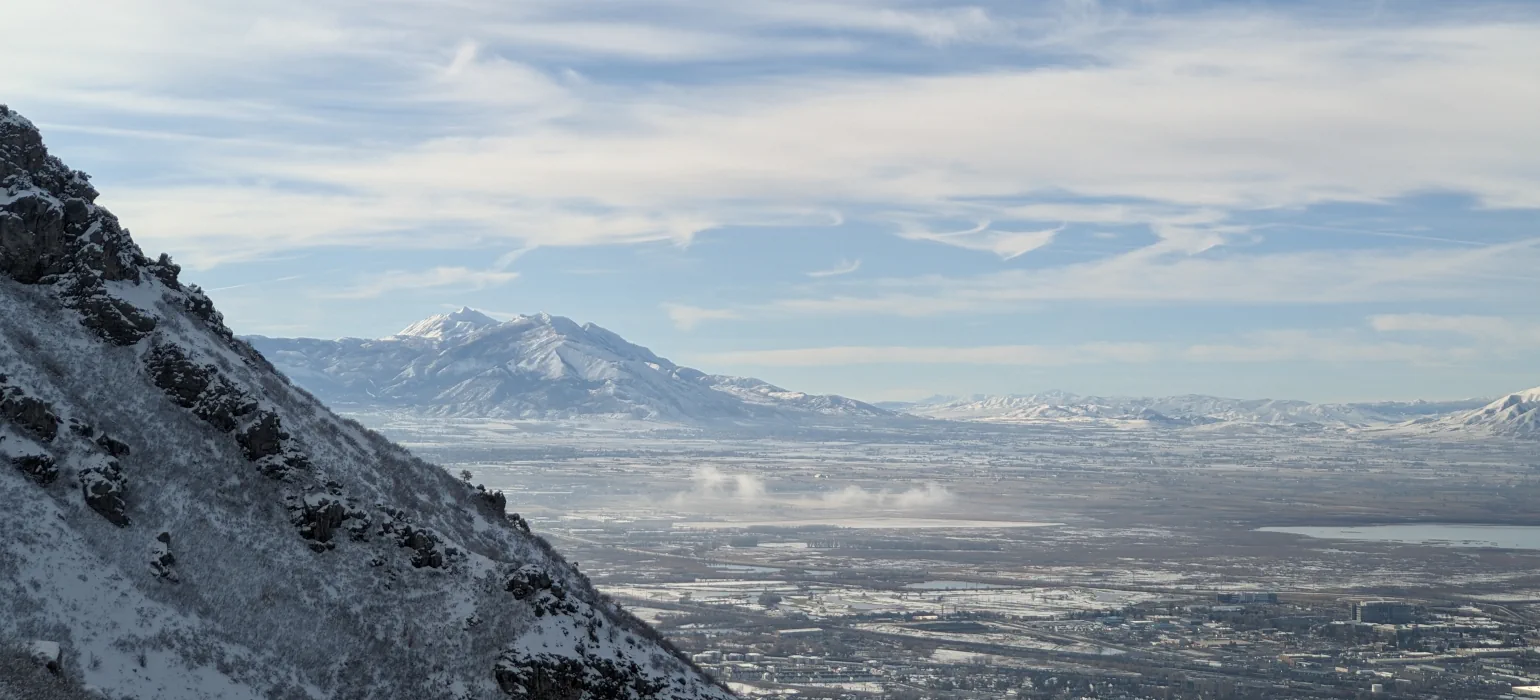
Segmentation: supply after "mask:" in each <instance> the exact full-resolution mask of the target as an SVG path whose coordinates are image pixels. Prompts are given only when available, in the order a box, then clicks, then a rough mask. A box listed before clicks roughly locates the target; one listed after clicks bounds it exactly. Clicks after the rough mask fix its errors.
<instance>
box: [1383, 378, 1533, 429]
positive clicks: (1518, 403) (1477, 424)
mask: <svg viewBox="0 0 1540 700" xmlns="http://www.w3.org/2000/svg"><path fill="white" fill-rule="evenodd" d="M1413 425H1414V426H1415V427H1416V428H1420V429H1422V430H1425V431H1429V432H1465V433H1478V434H1489V435H1503V436H1506V437H1518V438H1540V386H1537V387H1535V388H1533V389H1526V390H1524V391H1519V392H1515V393H1512V394H1509V395H1507V396H1504V397H1502V398H1500V399H1497V400H1496V401H1493V402H1491V403H1489V404H1487V405H1485V406H1482V407H1480V408H1476V409H1473V410H1469V411H1461V412H1458V413H1455V414H1453V415H1449V416H1444V417H1441V418H1435V419H1423V420H1418V421H1416V422H1414V423H1413Z"/></svg>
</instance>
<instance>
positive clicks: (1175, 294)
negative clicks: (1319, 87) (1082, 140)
mask: <svg viewBox="0 0 1540 700" xmlns="http://www.w3.org/2000/svg"><path fill="white" fill-rule="evenodd" d="M1207 235H1208V234H1200V235H1195V236H1190V237H1183V236H1173V237H1170V238H1166V239H1162V240H1161V241H1160V242H1157V243H1154V244H1151V245H1148V246H1145V247H1143V248H1139V249H1136V250H1134V251H1131V252H1129V253H1125V254H1121V255H1116V256H1112V257H1108V258H1101V259H1096V260H1092V261H1089V262H1083V263H1075V264H1070V265H1061V266H1058V267H1052V268H1048V269H1033V270H1008V271H1003V272H996V273H989V274H983V275H975V276H970V277H943V276H938V275H927V276H920V277H908V278H888V279H878V280H872V281H868V282H865V283H860V284H853V285H848V286H846V287H845V288H843V289H840V290H836V291H837V293H835V294H833V295H829V296H817V297H814V296H807V297H790V298H783V299H777V300H773V301H770V302H766V303H762V304H756V305H749V306H745V307H742V308H736V309H719V310H717V311H723V312H724V313H723V314H722V315H711V314H704V313H702V314H700V315H699V316H698V318H699V320H701V321H704V320H708V319H733V318H755V317H761V316H792V315H798V316H804V315H887V316H901V317H924V316H936V315H940V314H950V313H1001V312H1007V311H1016V310H1020V309H1022V308H1023V307H1024V306H1025V305H1030V304H1037V303H1043V302H1112V303H1122V304H1149V303H1164V304H1262V305H1275V304H1340V303H1356V302H1378V301H1400V302H1406V301H1425V300H1435V299H1437V300H1479V299H1488V300H1503V299H1507V298H1511V296H1512V295H1514V294H1522V293H1525V292H1524V290H1527V289H1532V288H1533V285H1534V284H1535V282H1536V281H1537V280H1540V276H1537V275H1536V273H1535V272H1534V270H1537V269H1540V239H1529V240H1523V241H1517V242H1513V243H1507V244H1501V245H1492V246H1484V247H1481V248H1468V247H1467V248H1461V249H1458V250H1454V251H1436V250H1421V249H1412V250H1341V251H1333V252H1327V251H1294V252H1272V253H1242V252H1237V253H1234V254H1226V255H1194V254H1191V253H1192V252H1197V253H1202V252H1205V246H1208V245H1211V244H1212V241H1211V240H1210V239H1208V238H1207V237H1206V236H1207ZM1389 322H1390V321H1387V323H1389Z"/></svg>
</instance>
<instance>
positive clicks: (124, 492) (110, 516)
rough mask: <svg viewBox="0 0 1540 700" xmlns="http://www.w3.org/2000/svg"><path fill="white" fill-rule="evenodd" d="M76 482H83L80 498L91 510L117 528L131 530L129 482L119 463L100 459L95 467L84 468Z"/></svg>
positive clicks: (103, 458) (81, 483) (78, 474)
mask: <svg viewBox="0 0 1540 700" xmlns="http://www.w3.org/2000/svg"><path fill="white" fill-rule="evenodd" d="M76 479H77V480H79V482H80V494H81V496H82V497H84V498H85V501H86V505H87V506H90V508H91V510H94V511H96V512H97V514H98V515H100V516H102V517H103V518H106V519H107V522H110V523H112V524H113V525H117V526H118V527H128V525H129V519H128V479H127V478H126V477H124V476H123V467H122V465H120V464H118V461H117V460H115V459H110V458H106V457H102V458H99V459H97V460H96V461H95V462H94V463H93V464H92V465H91V466H88V467H84V468H82V469H81V470H80V471H79V472H78V473H77V474H76Z"/></svg>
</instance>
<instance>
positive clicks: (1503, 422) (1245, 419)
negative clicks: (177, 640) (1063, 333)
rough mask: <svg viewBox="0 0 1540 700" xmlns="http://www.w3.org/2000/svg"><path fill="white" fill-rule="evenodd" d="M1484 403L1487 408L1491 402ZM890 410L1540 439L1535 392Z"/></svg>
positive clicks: (1022, 400) (934, 402)
mask: <svg viewBox="0 0 1540 700" xmlns="http://www.w3.org/2000/svg"><path fill="white" fill-rule="evenodd" d="M1489 402H1490V403H1489ZM879 405H880V406H882V407H884V408H887V409H889V410H893V411H897V412H902V413H908V414H910V415H914V416H920V417H924V418H934V419H940V420H960V421H977V422H986V423H1013V424H1048V423H1076V422H1079V423H1105V424H1118V425H1125V426H1131V427H1144V426H1148V427H1189V426H1204V425H1251V426H1263V427H1278V428H1322V427H1325V428H1388V427H1393V426H1394V427H1399V428H1405V429H1408V430H1414V431H1419V432H1420V431H1433V432H1453V431H1465V432H1475V433H1480V434H1494V435H1508V436H1516V437H1527V436H1536V435H1540V413H1537V412H1536V411H1535V410H1534V409H1535V408H1536V407H1537V406H1540V389H1531V390H1529V391H1526V392H1520V393H1517V394H1512V395H1509V396H1507V397H1504V398H1502V399H1499V400H1497V401H1495V402H1491V400H1490V399H1485V398H1477V399H1464V400H1459V401H1407V402H1373V403H1321V404H1317V403H1309V402H1306V401H1288V400H1277V399H1228V398H1221V397H1216V396H1202V395H1194V394H1189V395H1184V396H1166V397H1157V398H1148V397H1107V396H1080V395H1076V394H1070V393H1065V392H1049V393H1043V394H1032V395H1025V396H1022V395H1012V396H971V397H966V398H959V397H949V396H941V397H933V398H930V399H926V400H923V401H919V402H913V403H883V404H879Z"/></svg>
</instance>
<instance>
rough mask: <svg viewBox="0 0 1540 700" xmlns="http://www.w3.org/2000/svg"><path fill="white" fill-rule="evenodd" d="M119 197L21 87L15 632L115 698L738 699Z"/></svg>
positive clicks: (4, 477) (7, 607)
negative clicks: (40, 122)
mask: <svg viewBox="0 0 1540 700" xmlns="http://www.w3.org/2000/svg"><path fill="white" fill-rule="evenodd" d="M95 198H96V192H95V190H94V189H93V188H92V187H91V185H90V184H89V182H88V181H87V179H86V177H85V175H84V174H82V173H79V172H76V171H72V170H70V169H69V168H67V167H65V166H64V165H63V164H62V163H60V162H59V161H58V160H57V159H55V158H53V157H51V156H49V155H48V154H47V152H46V150H45V149H44V148H43V146H42V143H41V140H40V137H39V135H38V133H37V131H36V130H35V129H34V128H33V127H32V125H31V124H30V123H28V122H27V121H26V120H24V119H22V118H21V117H19V116H18V115H16V114H14V113H12V112H10V111H9V110H8V109H6V108H4V107H0V374H3V378H0V504H4V505H3V506H0V532H3V533H4V537H0V610H3V613H0V648H26V645H28V644H32V643H33V642H35V641H37V640H43V641H44V642H52V643H55V644H57V645H58V647H59V651H60V655H59V657H60V659H61V661H62V663H61V664H60V665H61V672H62V673H63V674H64V675H66V676H68V677H70V678H71V679H73V681H74V682H76V683H84V684H89V685H91V686H95V687H96V688H99V689H100V690H101V691H102V693H103V694H104V695H106V696H108V697H113V698H120V697H138V698H162V699H176V698H280V697H281V698H295V699H299V698H446V699H448V698H506V697H514V698H558V697H560V698H587V699H590V700H599V699H609V698H630V699H633V700H640V699H642V698H668V699H671V700H673V699H677V700H704V699H708V698H716V699H720V698H727V697H730V696H729V694H728V693H727V692H726V691H724V690H721V689H720V688H718V687H716V686H714V685H713V684H712V683H711V682H709V681H708V680H707V679H706V678H704V677H703V676H702V675H701V674H700V673H698V672H697V671H696V670H694V669H693V668H692V667H691V666H690V665H689V664H688V663H687V662H685V661H683V660H681V659H680V658H678V657H677V656H676V655H675V654H674V653H672V651H671V649H670V648H669V647H668V646H667V645H666V643H665V642H663V641H662V640H661V639H660V638H659V637H658V636H657V635H656V633H654V632H653V631H652V630H651V629H650V628H648V627H647V626H646V625H645V624H643V623H641V622H639V621H638V620H636V619H635V618H633V617H631V616H630V615H628V614H627V613H625V612H624V611H623V610H621V609H620V608H619V607H618V606H617V605H615V604H613V603H611V602H610V601H608V600H607V599H605V598H604V597H603V596H601V595H600V594H599V593H598V592H597V591H595V590H594V589H593V587H592V586H591V585H590V584H589V582H588V580H587V579H586V577H584V576H583V575H582V574H581V573H579V572H578V571H577V569H576V568H575V567H573V566H572V565H570V564H568V563H567V562H565V561H564V560H563V559H562V558H561V557H560V556H559V555H558V554H557V553H556V552H554V551H553V550H552V549H551V548H550V547H549V545H547V544H546V543H545V542H544V541H543V540H541V539H540V538H538V537H536V536H534V535H532V534H530V532H529V530H528V525H527V524H526V523H525V522H524V521H523V520H522V519H521V518H519V517H518V516H516V515H509V514H507V513H506V508H507V507H508V506H509V505H512V506H514V507H517V506H518V504H516V503H515V504H507V503H506V502H505V501H504V499H503V497H502V496H501V494H495V493H488V492H485V491H482V490H478V489H476V488H472V487H470V486H468V485H466V484H464V483H461V482H458V481H456V480H455V479H453V478H452V477H450V476H449V475H447V474H446V473H445V472H444V471H443V470H441V469H439V468H437V467H435V466H433V465H430V464H427V463H424V462H422V461H421V460H418V459H416V458H415V457H413V456H412V455H411V454H409V453H408V452H407V451H406V450H405V449H403V448H401V447H399V446H397V445H395V444H392V443H391V442H389V441H388V440H386V439H384V438H383V437H381V436H379V435H378V434H375V433H372V432H369V431H367V430H365V429H363V428H361V427H360V426H359V425H357V424H356V423H353V422H351V421H348V420H345V419H342V418H339V417H338V416H336V415H334V414H333V413H331V412H330V411H329V410H327V408H326V407H325V406H323V405H321V404H320V403H319V402H317V401H316V400H315V399H314V398H312V397H310V396H309V395H307V394H305V393H304V392H301V391H298V390H296V389H295V388H294V387H292V386H291V385H290V384H289V383H288V382H287V380H285V379H284V378H283V376H282V375H280V374H279V373H278V372H276V371H274V369H273V368H272V366H271V365H269V364H268V362H267V361H266V360H265V359H264V358H263V357H262V356H261V355H259V354H258V353H257V352H255V351H254V350H252V348H251V347H250V346H249V345H247V344H246V343H244V342H242V341H240V340H238V339H236V338H234V337H233V336H232V335H231V334H230V332H229V330H228V329H227V328H226V327H225V325H224V323H223V320H222V317H221V316H220V314H219V313H218V312H217V311H216V310H215V309H214V308H213V306H212V305H211V304H210V303H209V300H208V298H207V297H205V296H204V295H203V293H202V292H201V291H200V290H199V289H198V288H197V287H195V286H191V285H187V284H184V283H182V282H181V281H179V279H178V276H179V270H178V268H177V267H176V266H175V265H174V264H172V263H171V261H170V260H169V259H168V258H166V257H164V256H162V257H161V259H159V260H154V261H152V260H150V259H147V258H145V257H144V255H143V254H142V253H141V252H140V250H139V248H138V247H137V246H136V245H134V243H133V241H132V240H130V238H129V236H128V233H127V232H126V231H125V230H123V229H122V228H120V227H119V225H118V223H117V220H116V219H115V218H114V217H113V216H112V215H111V214H110V213H108V212H107V211H106V210H104V209H101V208H99V207H97V206H95V204H93V202H94V200H95ZM460 323H469V324H472V325H474V323H473V321H472V320H465V319H461V320H460V321H456V324H460ZM462 330H464V329H463V328H462V326H461V325H449V326H445V327H442V328H438V329H437V330H434V331H427V332H433V333H436V337H449V336H451V335H453V334H454V333H458V332H461V331H462ZM421 342H437V341H430V340H427V339H424V340H423V341H421ZM36 646H37V645H35V644H34V647H36ZM42 646H43V647H48V648H52V647H51V646H50V645H48V644H43V645H42ZM3 668H4V667H0V670H3ZM20 682H30V681H27V680H26V679H22V680H21V681H20ZM11 685H14V684H11ZM0 686H4V684H0ZM4 687H10V686H4Z"/></svg>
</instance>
